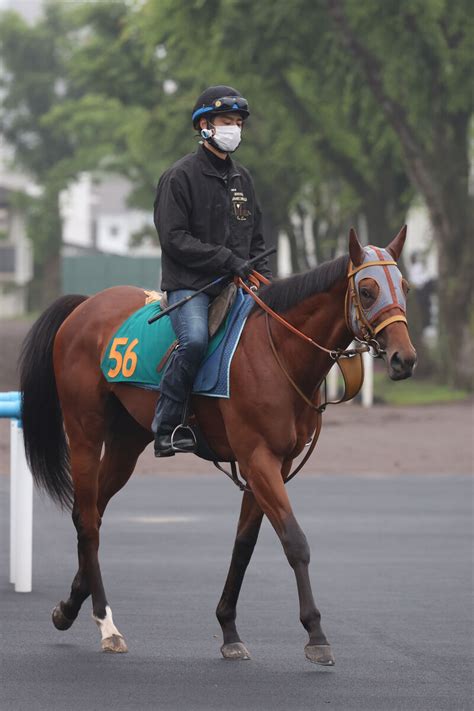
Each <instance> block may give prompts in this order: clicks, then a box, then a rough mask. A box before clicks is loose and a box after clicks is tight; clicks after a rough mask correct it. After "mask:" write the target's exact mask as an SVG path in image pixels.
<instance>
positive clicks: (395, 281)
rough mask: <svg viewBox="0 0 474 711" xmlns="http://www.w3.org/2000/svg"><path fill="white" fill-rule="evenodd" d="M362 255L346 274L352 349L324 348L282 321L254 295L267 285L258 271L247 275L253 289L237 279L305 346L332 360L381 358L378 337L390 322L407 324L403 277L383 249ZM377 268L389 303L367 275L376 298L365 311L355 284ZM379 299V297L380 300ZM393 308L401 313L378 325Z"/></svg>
mask: <svg viewBox="0 0 474 711" xmlns="http://www.w3.org/2000/svg"><path fill="white" fill-rule="evenodd" d="M372 252H375V253H376V256H377V257H378V259H372V258H371V256H372ZM364 255H365V257H366V260H365V261H364V262H363V263H362V264H360V265H359V266H357V267H355V266H354V265H353V263H352V262H351V261H349V266H348V272H347V278H348V284H347V289H346V295H345V298H344V317H345V322H346V326H347V329H348V331H349V332H350V333H352V335H353V337H354V339H355V340H356V342H357V343H356V346H355V347H354V348H346V349H344V348H326V347H325V346H322V345H321V344H320V343H318V342H317V341H315V340H314V339H313V338H310V336H307V335H306V334H305V333H303V332H302V331H300V330H299V329H298V328H296V327H295V326H293V325H292V324H291V323H289V321H287V320H286V319H284V318H283V316H280V314H278V313H276V311H274V310H273V309H272V308H270V306H268V305H267V304H266V303H265V302H264V301H263V300H262V299H261V298H260V297H259V296H258V294H257V293H256V288H258V287H259V286H260V284H261V283H263V284H269V283H270V282H269V280H268V279H266V278H265V277H263V276H262V275H261V274H259V273H258V272H253V274H252V275H251V276H250V279H249V281H250V282H251V283H252V286H250V287H249V286H248V285H247V284H246V283H245V282H244V281H242V279H239V286H240V287H242V288H243V289H244V290H245V291H246V292H247V293H248V294H249V295H250V296H251V297H252V299H253V300H254V301H255V302H256V303H257V304H258V305H259V306H260V308H261V309H263V310H264V311H265V312H266V313H267V314H268V315H269V316H271V317H272V318H273V319H274V320H275V321H277V322H278V323H280V324H282V325H283V326H284V327H285V328H287V329H288V330H289V331H291V333H294V334H295V335H296V336H298V337H299V338H301V339H302V340H304V341H306V343H309V344H310V345H312V346H314V347H316V348H318V349H319V350H321V351H324V352H325V353H328V355H330V356H331V358H332V359H333V360H334V361H338V360H339V359H340V358H351V357H352V356H354V355H357V354H362V353H364V352H370V351H371V349H372V350H373V351H374V356H375V357H379V356H380V355H383V353H384V350H383V349H382V347H381V346H380V343H379V342H378V341H377V335H378V334H379V333H380V332H381V331H382V330H383V329H384V328H385V327H386V326H388V325H390V324H391V323H395V322H396V321H402V322H403V323H407V319H406V316H405V313H406V299H405V294H404V292H403V288H402V286H401V280H402V275H401V273H400V271H399V269H398V267H397V263H396V261H395V260H394V259H393V258H392V257H391V255H390V254H389V252H387V251H386V250H384V249H379V248H378V247H372V246H368V247H365V248H364ZM377 267H382V268H383V270H384V278H385V279H386V282H387V285H388V289H389V292H390V295H391V299H392V300H391V301H390V299H389V298H387V296H386V291H384V290H383V289H381V288H380V284H379V282H378V280H377V278H375V277H374V276H373V274H369V273H368V274H367V275H368V276H369V275H370V276H371V277H372V278H373V279H374V281H376V282H377V284H378V286H379V296H378V297H377V299H376V302H375V304H374V305H373V306H371V307H370V309H364V308H363V307H362V305H361V303H360V298H359V293H358V283H359V281H360V279H361V276H360V275H361V272H362V271H363V270H370V271H371V270H372V269H374V268H377ZM380 296H381V297H382V298H379V297H380ZM379 302H380V303H379ZM375 305H377V308H376V309H374V306H375ZM394 308H396V309H398V310H399V312H400V313H398V314H395V315H394V316H390V317H388V318H385V319H383V320H382V321H381V322H379V323H377V320H378V319H379V318H380V316H382V315H383V314H384V313H386V312H387V311H389V310H392V309H394ZM270 338H271V334H270Z"/></svg>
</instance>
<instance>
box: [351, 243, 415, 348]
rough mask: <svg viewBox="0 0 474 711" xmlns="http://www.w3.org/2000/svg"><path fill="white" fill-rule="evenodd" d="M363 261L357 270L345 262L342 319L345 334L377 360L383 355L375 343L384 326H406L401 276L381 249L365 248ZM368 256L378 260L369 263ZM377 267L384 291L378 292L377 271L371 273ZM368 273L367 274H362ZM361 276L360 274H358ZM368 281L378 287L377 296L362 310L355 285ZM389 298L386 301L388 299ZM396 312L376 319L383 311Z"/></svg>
mask: <svg viewBox="0 0 474 711" xmlns="http://www.w3.org/2000/svg"><path fill="white" fill-rule="evenodd" d="M364 255H365V256H366V260H365V261H364V262H362V264H360V265H359V266H357V267H355V266H354V265H353V264H352V262H349V270H348V274H347V277H348V285H347V290H346V296H345V302H344V316H345V320H346V326H347V328H348V330H349V331H350V332H351V333H352V334H353V335H354V338H356V339H357V340H358V341H361V342H364V343H366V344H367V345H368V346H369V348H372V349H373V350H374V353H375V356H376V357H378V356H380V355H382V354H383V353H384V351H383V350H382V348H381V347H380V344H379V342H378V340H377V335H378V334H379V333H380V332H381V331H382V330H383V329H384V328H386V326H389V325H390V324H391V323H395V322H397V321H401V322H402V323H405V324H406V323H407V319H406V316H405V314H406V297H405V293H404V291H403V287H402V275H401V273H400V271H399V269H398V266H397V263H396V261H395V260H394V259H392V258H391V255H390V253H389V252H387V250H385V249H379V248H378V247H372V246H371V245H369V246H368V247H366V248H365V249H364ZM372 255H374V256H376V257H378V259H372V258H371V257H372ZM377 267H382V269H383V272H382V273H383V278H384V280H385V282H386V286H387V288H386V289H385V290H384V289H382V288H381V286H380V283H379V280H378V279H377V276H378V273H379V272H380V270H377V271H375V274H374V270H376V269H377ZM366 270H368V271H366ZM362 271H364V272H365V273H364V274H362V273H361V272H362ZM367 276H369V277H371V278H372V279H373V280H374V281H375V282H376V283H377V285H378V287H379V295H378V296H377V299H376V300H375V303H374V304H373V305H372V306H371V307H370V308H369V309H364V308H363V307H362V305H361V303H360V297H359V289H358V286H359V282H360V281H361V279H362V278H366V277H367ZM388 294H390V297H388ZM393 309H398V311H399V313H397V314H395V315H393V316H389V317H388V318H384V319H383V320H382V321H380V320H379V319H380V317H381V316H383V314H385V313H386V312H387V311H391V310H393Z"/></svg>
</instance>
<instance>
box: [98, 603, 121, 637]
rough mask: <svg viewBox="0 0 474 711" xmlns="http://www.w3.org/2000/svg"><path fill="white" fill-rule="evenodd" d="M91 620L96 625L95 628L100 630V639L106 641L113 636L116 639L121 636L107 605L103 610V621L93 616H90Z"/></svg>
mask: <svg viewBox="0 0 474 711" xmlns="http://www.w3.org/2000/svg"><path fill="white" fill-rule="evenodd" d="M92 619H93V620H94V622H95V623H96V624H97V627H98V628H99V629H100V634H101V637H102V639H108V638H109V637H112V636H113V635H114V634H115V635H117V636H118V637H121V636H122V635H121V634H120V632H119V631H118V629H117V628H116V626H115V625H114V621H113V618H112V610H111V609H110V607H109V606H108V605H107V607H106V608H105V617H104V619H103V620H101V619H100V617H96V616H95V615H92Z"/></svg>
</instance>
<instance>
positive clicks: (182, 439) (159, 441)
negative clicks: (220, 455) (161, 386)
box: [155, 394, 196, 457]
mask: <svg viewBox="0 0 474 711" xmlns="http://www.w3.org/2000/svg"><path fill="white" fill-rule="evenodd" d="M188 403H189V398H188V399H187V400H186V402H185V403H178V402H176V401H175V400H172V399H171V398H169V397H167V396H166V395H163V394H162V395H161V398H160V401H159V403H158V407H157V414H156V417H157V418H158V419H159V423H160V424H159V428H158V430H157V432H156V434H155V457H172V456H173V455H174V454H176V453H177V452H183V453H185V452H195V451H196V439H195V437H194V434H193V431H192V430H191V429H190V428H189V427H188V426H187V424H186V423H187V419H188ZM176 422H178V424H176Z"/></svg>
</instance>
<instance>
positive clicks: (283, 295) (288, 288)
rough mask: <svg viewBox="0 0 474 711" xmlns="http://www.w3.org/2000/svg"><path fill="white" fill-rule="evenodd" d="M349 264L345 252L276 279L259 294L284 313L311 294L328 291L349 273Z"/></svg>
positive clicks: (271, 306) (256, 306) (255, 306)
mask: <svg viewBox="0 0 474 711" xmlns="http://www.w3.org/2000/svg"><path fill="white" fill-rule="evenodd" d="M348 264H349V255H348V254H345V255H343V256H342V257H337V258H336V259H331V261H328V262H323V263H322V264H320V265H319V266H317V267H314V269H310V270H309V271H307V272H302V273H300V274H293V275H292V276H289V277H286V278H285V279H276V280H275V281H272V283H271V284H269V285H268V286H264V287H262V288H261V289H259V291H258V295H259V297H260V298H261V299H262V301H264V302H265V303H266V304H267V305H268V306H269V307H270V308H271V309H273V310H274V311H277V312H279V313H284V312H285V311H289V310H290V309H291V308H293V306H296V305H297V304H299V303H301V302H302V301H304V300H305V299H307V298H309V297H310V296H313V295H314V294H321V293H323V292H325V291H328V290H329V289H330V288H331V287H332V286H333V285H334V284H335V283H336V282H337V281H339V280H341V279H343V278H344V277H345V276H346V275H347V267H348ZM258 308H259V307H258V304H254V306H253V309H252V311H254V310H256V309H258Z"/></svg>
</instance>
